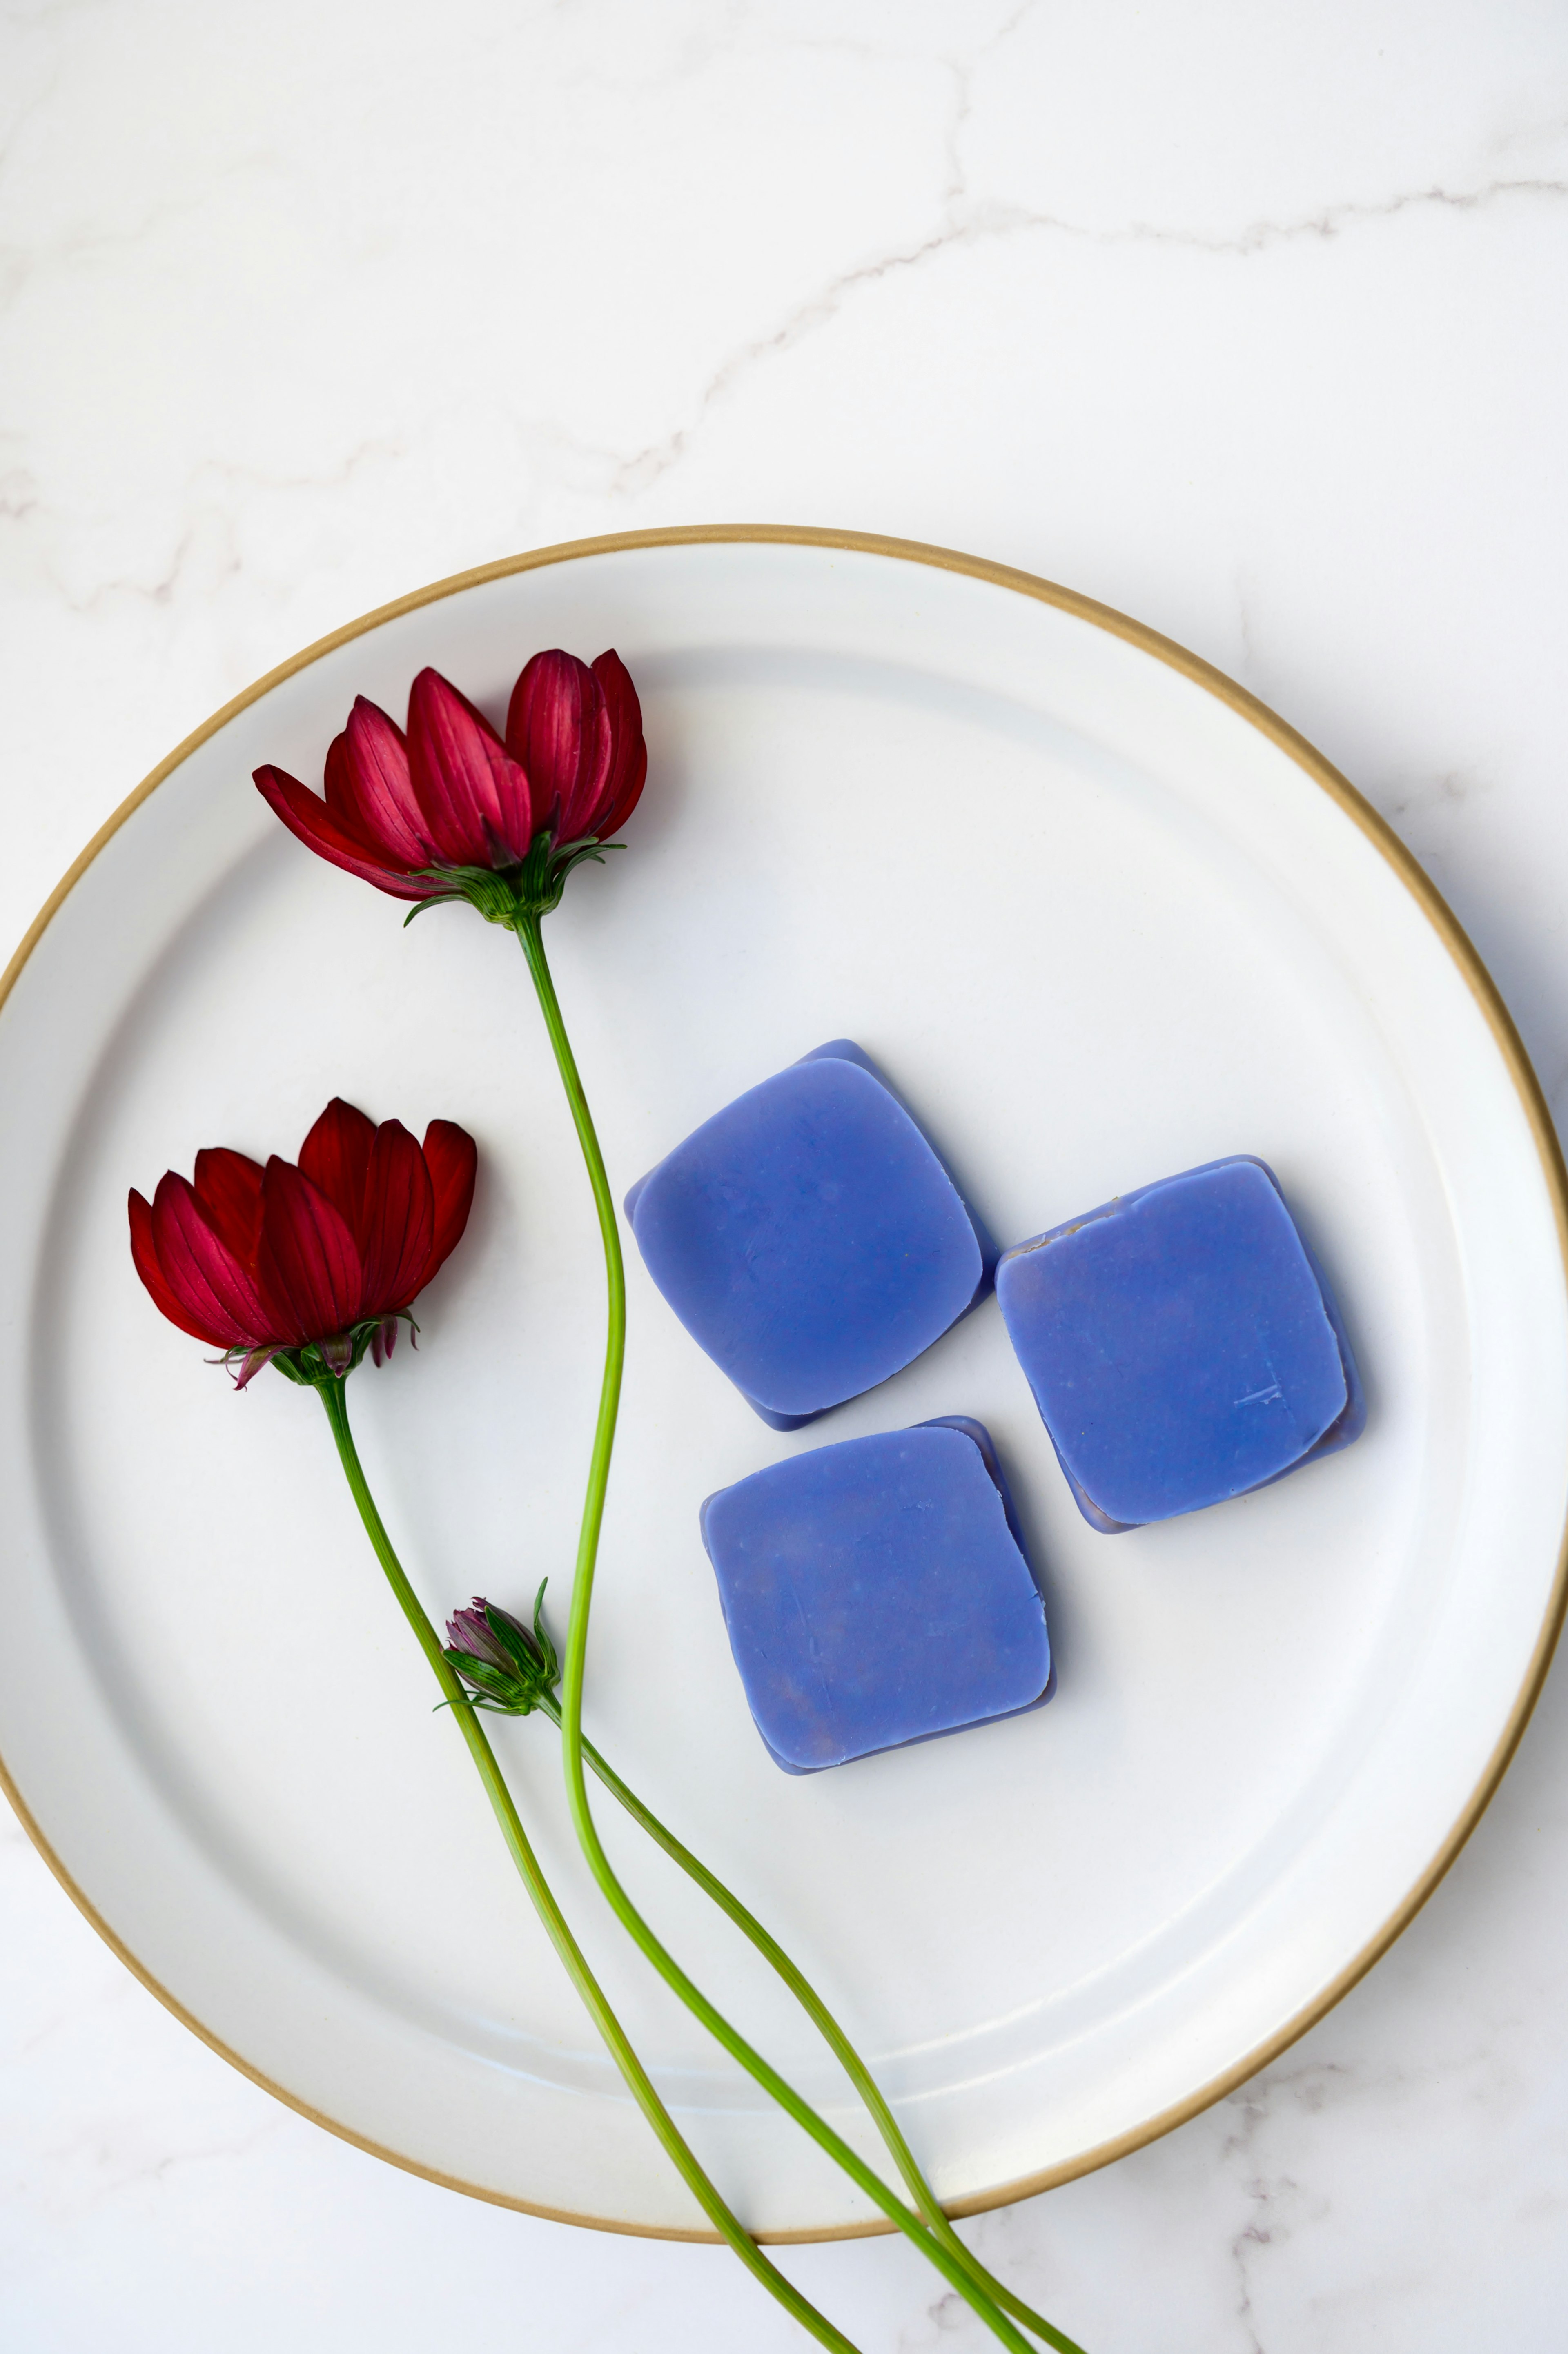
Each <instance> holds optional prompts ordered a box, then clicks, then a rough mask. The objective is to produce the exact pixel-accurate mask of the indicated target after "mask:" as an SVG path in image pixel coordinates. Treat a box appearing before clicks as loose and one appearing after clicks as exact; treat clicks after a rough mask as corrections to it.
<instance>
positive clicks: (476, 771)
mask: <svg viewBox="0 0 1568 2354" xmlns="http://www.w3.org/2000/svg"><path fill="white" fill-rule="evenodd" d="M255 773H256V783H257V787H258V789H259V790H260V792H261V794H262V796H263V798H264V799H265V800H266V801H267V802H268V803H269V805H270V807H271V808H272V809H273V810H274V811H276V812H277V814H278V816H279V817H281V819H282V821H283V823H284V824H285V825H286V826H287V827H288V828H289V831H290V832H291V833H293V834H296V835H297V836H298V838H299V839H300V841H301V842H302V843H304V845H305V847H306V848H307V850H313V851H315V852H316V854H317V855H318V856H320V857H322V858H326V859H330V860H331V862H332V864H334V866H342V867H344V868H346V869H347V871H348V873H349V874H351V875H362V876H363V877H364V879H365V880H366V882H367V883H374V884H375V885H376V888H377V889H378V890H382V891H389V892H390V893H391V894H392V896H393V897H394V898H397V899H415V900H421V901H425V902H427V903H428V902H430V901H434V900H438V899H455V898H470V899H471V900H472V901H473V903H474V904H475V905H476V906H477V907H479V908H480V910H481V912H482V914H485V915H488V916H490V917H491V918H492V920H493V921H499V922H509V921H510V920H511V910H512V909H513V907H514V906H515V905H517V904H520V903H521V901H522V900H524V899H525V900H526V901H527V902H528V903H529V905H530V906H531V907H532V908H533V910H534V911H535V912H543V911H544V910H545V909H546V908H547V907H554V906H555V905H556V901H557V900H558V899H559V897H560V895H561V885H563V884H564V882H565V880H566V876H567V872H568V870H569V869H570V868H571V867H572V866H573V865H575V864H577V860H578V859H579V858H584V857H592V856H594V855H595V854H597V851H598V847H599V843H604V842H608V841H609V837H610V835H611V834H613V833H614V832H616V831H617V830H618V829H619V827H620V825H621V824H622V823H623V822H624V821H625V820H626V819H627V818H629V817H630V814H631V812H632V811H633V810H634V809H635V808H636V806H637V802H638V799H639V796H640V795H641V791H642V786H643V781H644V779H646V777H647V774H648V748H647V746H646V745H645V744H644V742H643V740H642V713H641V707H640V705H639V704H638V700H637V690H636V688H635V687H634V686H633V685H632V684H631V678H630V673H629V672H628V670H627V668H626V665H625V663H623V662H622V661H621V659H620V655H619V654H617V653H613V652H611V653H603V654H600V656H599V660H598V661H597V662H596V663H594V664H593V665H592V667H591V669H590V667H589V666H588V663H583V662H578V661H577V657H576V656H575V655H574V654H567V653H562V652H559V651H558V650H557V651H556V652H550V653H540V654H535V656H534V659H533V660H532V662H530V663H529V664H528V666H527V668H526V669H525V670H524V673H523V674H522V676H521V677H520V678H519V679H518V681H517V684H516V685H515V686H514V688H513V690H512V702H511V705H510V708H509V709H508V711H507V714H506V740H505V742H504V743H503V741H502V739H501V737H499V736H498V735H497V734H496V733H495V730H494V728H493V727H492V726H490V724H489V722H488V721H487V720H485V719H483V718H482V717H481V716H480V714H479V713H478V712H477V711H476V710H475V709H474V707H473V705H472V704H471V703H470V702H469V700H468V698H467V697H466V695H460V694H459V693H458V690H457V688H456V687H455V686H453V685H451V684H450V682H449V681H448V680H446V679H444V678H443V677H442V676H441V675H440V672H439V671H434V670H422V671H421V672H420V673H419V675H418V678H417V679H416V680H415V681H414V684H413V686H412V688H411V690H410V692H409V695H408V734H407V736H405V735H404V733H403V731H402V729H401V728H399V727H398V726H397V725H396V723H395V722H394V721H393V720H391V719H389V718H388V717H387V714H386V712H384V711H381V710H378V709H377V707H376V705H375V704H374V703H367V702H366V699H365V697H364V696H363V695H361V696H360V697H359V698H358V700H357V701H356V702H355V706H354V709H353V710H352V711H351V712H350V714H349V716H348V725H347V726H346V727H345V728H344V732H343V734H342V735H341V736H338V737H334V740H333V744H332V748H331V749H330V750H329V752H328V753H327V757H326V778H325V785H326V794H325V799H324V800H323V799H322V798H321V796H319V795H318V794H315V793H313V792H311V791H309V790H307V789H306V788H305V786H303V785H302V784H301V783H300V781H299V779H297V778H295V777H291V776H289V775H287V774H286V773H285V772H284V770H283V769H276V768H272V767H270V766H269V767H267V768H262V769H257V770H256V772H255ZM530 854H532V856H531V855H530ZM524 864H527V866H528V868H529V870H530V871H529V873H528V875H527V876H526V877H524V875H523V874H522V873H521V871H520V870H522V869H523V868H524ZM496 876H505V877H507V878H508V883H507V885H506V887H504V888H503V889H502V890H501V891H500V893H499V894H498V892H497V889H496V885H495V883H494V878H495V877H496Z"/></svg>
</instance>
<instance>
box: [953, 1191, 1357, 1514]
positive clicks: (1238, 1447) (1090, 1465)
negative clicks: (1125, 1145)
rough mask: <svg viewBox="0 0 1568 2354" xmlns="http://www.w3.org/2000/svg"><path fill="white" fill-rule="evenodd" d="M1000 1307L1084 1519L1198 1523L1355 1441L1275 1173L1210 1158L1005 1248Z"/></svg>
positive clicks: (1344, 1356) (1338, 1325)
mask: <svg viewBox="0 0 1568 2354" xmlns="http://www.w3.org/2000/svg"><path fill="white" fill-rule="evenodd" d="M996 1291H997V1299H998V1301H999V1303H1000V1305H1001V1313H1002V1320H1003V1321H1004V1323H1005V1324H1006V1326H1007V1331H1008V1337H1009V1339H1010V1340H1011V1341H1012V1346H1013V1349H1014V1351H1015V1352H1016V1353H1017V1357H1018V1361H1019V1363H1020V1364H1021V1365H1022V1368H1023V1371H1024V1373H1026V1374H1027V1375H1028V1378H1029V1385H1030V1387H1031V1389H1032V1390H1033V1393H1034V1398H1035V1403H1036V1404H1037V1405H1038V1406H1039V1408H1040V1412H1041V1415H1042V1416H1043V1417H1044V1423H1045V1427H1046V1429H1047V1430H1048V1431H1049V1432H1050V1434H1051V1438H1052V1442H1053V1444H1054V1447H1055V1449H1056V1454H1057V1457H1058V1458H1059V1460H1060V1462H1061V1465H1062V1469H1063V1470H1064V1471H1065V1473H1066V1475H1067V1479H1068V1483H1069V1485H1070V1486H1071V1488H1072V1490H1073V1493H1074V1495H1075V1497H1076V1499H1077V1501H1078V1505H1079V1508H1080V1510H1081V1511H1083V1513H1084V1516H1085V1518H1086V1520H1089V1521H1091V1522H1093V1523H1094V1525H1095V1526H1096V1527H1097V1528H1098V1529H1105V1530H1107V1531H1111V1532H1117V1531H1120V1530H1123V1529H1128V1528H1138V1527H1141V1526H1142V1525H1143V1524H1144V1523H1146V1522H1150V1521H1164V1520H1170V1519H1171V1518H1172V1517H1173V1516H1174V1515H1175V1514H1176V1513H1178V1512H1195V1511H1199V1510H1201V1509H1202V1506H1203V1505H1205V1504H1217V1503H1220V1502H1222V1501H1223V1500H1224V1499H1225V1498H1226V1497H1229V1496H1240V1495H1244V1494H1245V1492H1246V1491H1247V1490H1248V1489H1251V1488H1261V1487H1263V1486H1265V1485H1266V1483H1267V1482H1268V1481H1269V1480H1271V1479H1283V1478H1284V1476H1285V1474H1286V1473H1287V1471H1297V1470H1299V1469H1300V1468H1301V1466H1302V1465H1303V1464H1305V1463H1312V1462H1316V1460H1317V1459H1318V1458H1319V1456H1320V1455H1329V1454H1331V1453H1333V1452H1334V1450H1335V1449H1336V1448H1338V1447H1348V1446H1349V1445H1350V1443H1351V1440H1352V1439H1353V1438H1359V1437H1360V1436H1361V1431H1362V1429H1363V1428H1364V1427H1365V1425H1366V1403H1365V1400H1364V1397H1363V1395H1362V1392H1361V1378H1360V1376H1359V1374H1358V1373H1357V1372H1356V1363H1355V1359H1354V1357H1353V1356H1352V1355H1351V1346H1350V1342H1349V1341H1348V1340H1347V1339H1346V1337H1345V1330H1344V1326H1343V1324H1342V1322H1341V1320H1340V1311H1339V1309H1338V1307H1337V1306H1336V1305H1335V1302H1334V1299H1333V1295H1332V1294H1331V1292H1330V1289H1329V1286H1328V1284H1327V1282H1326V1281H1325V1280H1324V1277H1323V1272H1322V1269H1321V1268H1320V1267H1319V1265H1318V1263H1317V1261H1316V1260H1315V1259H1314V1257H1312V1254H1311V1252H1310V1251H1309V1250H1308V1247H1307V1246H1306V1244H1305V1243H1304V1242H1303V1241H1302V1239H1301V1236H1300V1235H1299V1234H1298V1232H1297V1229H1296V1224H1295V1221H1294V1219H1293V1218H1292V1217H1291V1215H1290V1213H1289V1211H1288V1209H1287V1207H1286V1204H1285V1198H1284V1195H1283V1194H1282V1193H1281V1192H1280V1190H1279V1184H1278V1181H1277V1178H1276V1177H1275V1175H1274V1172H1273V1171H1272V1170H1271V1169H1269V1168H1267V1167H1266V1165H1265V1163H1264V1162H1263V1161H1255V1160H1254V1159H1252V1158H1251V1157H1250V1156H1249V1155H1238V1156H1237V1157H1236V1158H1235V1159H1234V1160H1229V1161H1208V1162H1206V1163H1205V1165H1204V1166H1203V1167H1202V1168H1201V1169H1189V1170H1186V1171H1184V1172H1183V1173H1182V1174H1181V1176H1179V1177H1166V1178H1162V1179H1161V1180H1160V1182H1159V1183H1158V1184H1154V1185H1144V1186H1141V1187H1140V1188H1139V1191H1138V1192H1137V1193H1124V1194H1121V1195H1119V1196H1118V1199H1117V1200H1115V1201H1114V1202H1107V1203H1106V1204H1104V1205H1103V1207H1101V1208H1100V1209H1097V1210H1091V1211H1089V1212H1088V1214H1086V1216H1084V1217H1080V1218H1073V1219H1070V1220H1069V1221H1068V1223H1067V1224H1066V1225H1062V1226H1057V1227H1055V1228H1054V1229H1053V1231H1052V1232H1051V1233H1050V1234H1047V1235H1036V1236H1035V1238H1034V1239H1033V1242H1026V1243H1020V1244H1019V1245H1018V1246H1017V1247H1016V1248H1015V1249H1012V1250H1009V1251H1004V1252H1003V1253H1002V1256H1001V1261H1000V1262H999V1264H998V1267H997V1273H996Z"/></svg>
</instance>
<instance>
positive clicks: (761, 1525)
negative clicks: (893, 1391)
mask: <svg viewBox="0 0 1568 2354" xmlns="http://www.w3.org/2000/svg"><path fill="white" fill-rule="evenodd" d="M702 1533H703V1543H704V1544H705V1546H706V1548H707V1553H708V1558H709V1560H710V1561H711V1562H712V1564H713V1566H714V1574H715V1577H716V1578H717V1580H718V1589H719V1599H720V1602H721V1603H722V1605H723V1607H724V1616H725V1625H726V1628H727V1629H728V1633H729V1640H730V1649H731V1650H732V1651H733V1652H734V1654H735V1663H736V1667H737V1668H738V1669H739V1670H740V1680H741V1682H742V1684H743V1686H744V1687H745V1691H746V1697H747V1702H748V1704H749V1706H750V1709H751V1713H752V1716H753V1718H754V1719H755V1721H756V1724H757V1729H758V1732H759V1733H760V1734H761V1735H762V1738H763V1741H764V1742H765V1744H767V1747H768V1752H769V1754H770V1755H772V1757H773V1760H774V1762H775V1764H776V1765H781V1766H782V1767H783V1768H784V1770H785V1772H786V1773H787V1774H814V1773H820V1772H821V1770H822V1769H823V1768H824V1767H826V1766H829V1765H844V1764H846V1763H847V1762H848V1761H849V1760H850V1759H851V1758H853V1757H865V1756H869V1755H872V1754H873V1753H874V1752H875V1751H877V1750H882V1749H896V1748H902V1747H903V1746H905V1745H906V1744H908V1743H910V1742H915V1741H926V1740H929V1739H930V1738H931V1737H932V1736H933V1735H935V1734H943V1733H956V1732H958V1731H959V1730H960V1729H961V1728H962V1727H964V1726H966V1725H971V1724H982V1723H986V1722H988V1721H989V1720H991V1719H994V1718H997V1717H1002V1716H1016V1715H1018V1714H1020V1713H1021V1712H1022V1711H1024V1710H1026V1709H1031V1708H1037V1707H1039V1706H1040V1705H1041V1704H1042V1703H1043V1702H1044V1701H1046V1700H1049V1698H1050V1697H1051V1694H1052V1691H1053V1690H1054V1683H1053V1680H1052V1672H1051V1647H1050V1643H1049V1640H1048V1638H1047V1636H1046V1632H1045V1613H1044V1606H1043V1605H1042V1603H1041V1599H1040V1593H1039V1589H1038V1587H1037V1585H1036V1584H1035V1582H1034V1577H1033V1573H1032V1571H1031V1569H1030V1566H1029V1563H1028V1561H1027V1560H1026V1558H1025V1556H1024V1553H1023V1550H1022V1545H1021V1543H1020V1542H1019V1538H1018V1533H1017V1531H1016V1528H1015V1526H1014V1523H1013V1519H1012V1503H1011V1500H1010V1499H1009V1496H1008V1493H1007V1488H1006V1484H1005V1482H1004V1481H1003V1479H1002V1476H1001V1468H1000V1466H999V1465H998V1463H997V1460H996V1456H995V1452H994V1450H993V1449H992V1447H991V1439H990V1437H989V1435H988V1433H987V1432H986V1431H985V1430H984V1428H983V1427H982V1426H981V1425H980V1424H979V1423H978V1422H970V1421H968V1420H967V1419H964V1418H962V1417H954V1418H953V1419H952V1420H950V1421H942V1422H927V1423H919V1424H917V1425H916V1426H915V1427H914V1428H913V1429H911V1430H895V1431H887V1432H885V1433H881V1434H879V1435H878V1436H876V1437H871V1438H851V1439H845V1440H844V1441H842V1443H841V1444H840V1445H838V1446H836V1447H816V1448H814V1449H813V1450H812V1451H811V1453H810V1454H809V1455H797V1456H796V1457H795V1458H793V1460H792V1461H790V1462H788V1463H775V1464H773V1465H771V1466H770V1467H769V1468H768V1469H767V1470H765V1471H756V1472H753V1473H752V1475H751V1476H750V1478H749V1479H737V1480H736V1483H735V1485H734V1486H733V1487H731V1488H721V1489H720V1490H719V1492H718V1493H717V1495H715V1496H710V1497H709V1498H708V1500H707V1502H706V1503H705V1505H704V1506H703V1511H702Z"/></svg>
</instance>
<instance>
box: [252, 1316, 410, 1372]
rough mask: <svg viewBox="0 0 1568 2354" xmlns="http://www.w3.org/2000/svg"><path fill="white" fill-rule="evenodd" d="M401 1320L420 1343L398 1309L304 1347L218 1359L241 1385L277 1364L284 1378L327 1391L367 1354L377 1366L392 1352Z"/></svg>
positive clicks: (264, 1350) (369, 1317) (260, 1350)
mask: <svg viewBox="0 0 1568 2354" xmlns="http://www.w3.org/2000/svg"><path fill="white" fill-rule="evenodd" d="M399 1324H406V1325H407V1326H408V1334H409V1340H410V1343H411V1344H412V1345H414V1346H418V1341H417V1339H416V1337H415V1336H416V1335H417V1334H418V1330H419V1328H418V1324H416V1323H415V1321H414V1319H413V1318H412V1317H411V1316H410V1315H409V1313H408V1310H407V1309H406V1308H399V1309H396V1310H393V1311H392V1312H391V1313H390V1314H389V1315H386V1316H366V1317H363V1318H362V1319H361V1320H360V1321H359V1322H358V1323H357V1324H351V1325H350V1326H349V1328H348V1330H347V1331H346V1332H334V1333H330V1334H329V1335H328V1336H327V1338H326V1339H325V1340H323V1341H306V1342H305V1343H304V1346H303V1347H302V1348H298V1349H284V1348H261V1349H230V1350H228V1352H227V1353H226V1354H225V1355H224V1356H222V1357H220V1358H218V1359H217V1363H219V1364H222V1365H227V1366H228V1370H229V1371H230V1373H233V1374H234V1378H235V1384H236V1386H237V1387H238V1388H239V1389H243V1388H244V1387H245V1385H246V1384H247V1383H248V1382H249V1381H250V1380H251V1379H252V1378H253V1376H254V1375H255V1374H257V1373H260V1371H261V1369H262V1367H263V1366H264V1365H272V1366H275V1367H276V1369H277V1371H278V1372H279V1373H281V1374H282V1376H283V1378H284V1380H285V1381H291V1382H297V1383H298V1384H299V1385H300V1387H301V1388H302V1389H311V1390H319V1389H325V1388H326V1387H327V1386H328V1385H329V1384H332V1383H334V1382H345V1381H346V1380H347V1379H348V1376H349V1375H350V1373H353V1371H354V1369H355V1366H356V1365H359V1364H363V1363H364V1362H365V1359H366V1357H367V1356H369V1357H373V1358H374V1359H375V1361H376V1363H377V1364H378V1365H379V1364H381V1363H383V1362H384V1361H385V1360H386V1359H387V1357H389V1356H390V1355H391V1354H392V1351H393V1348H394V1345H395V1344H396V1341H397V1327H398V1325H399ZM237 1368H238V1370H236V1369H237Z"/></svg>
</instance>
